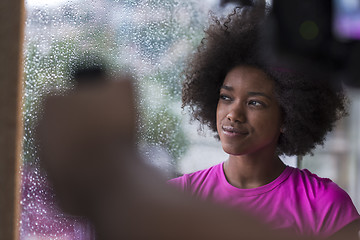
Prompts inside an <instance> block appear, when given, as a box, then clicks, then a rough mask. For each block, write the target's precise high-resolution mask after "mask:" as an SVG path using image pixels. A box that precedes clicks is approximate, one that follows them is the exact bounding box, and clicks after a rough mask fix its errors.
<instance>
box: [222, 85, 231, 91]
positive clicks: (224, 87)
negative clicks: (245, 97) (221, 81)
mask: <svg viewBox="0 0 360 240" xmlns="http://www.w3.org/2000/svg"><path fill="white" fill-rule="evenodd" d="M221 89H225V90H228V91H232V90H234V88H233V87H230V86H227V85H222V86H221Z"/></svg>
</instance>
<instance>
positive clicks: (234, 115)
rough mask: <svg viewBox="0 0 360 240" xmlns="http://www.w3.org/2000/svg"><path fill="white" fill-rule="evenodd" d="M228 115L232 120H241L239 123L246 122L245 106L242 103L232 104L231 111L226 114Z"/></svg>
mask: <svg viewBox="0 0 360 240" xmlns="http://www.w3.org/2000/svg"><path fill="white" fill-rule="evenodd" d="M226 117H227V119H228V120H230V121H231V122H239V123H244V122H246V112H245V110H244V109H243V107H242V106H240V104H236V105H234V106H232V107H231V108H230V109H229V112H228V114H227V115H226Z"/></svg>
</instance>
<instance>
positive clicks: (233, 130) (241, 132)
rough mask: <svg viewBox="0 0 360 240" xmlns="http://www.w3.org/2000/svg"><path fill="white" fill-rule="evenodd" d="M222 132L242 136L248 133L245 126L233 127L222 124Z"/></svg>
mask: <svg viewBox="0 0 360 240" xmlns="http://www.w3.org/2000/svg"><path fill="white" fill-rule="evenodd" d="M222 130H223V133H224V134H225V135H227V136H231V137H233V136H244V135H248V134H249V131H248V130H247V129H245V128H235V127H232V126H223V127H222Z"/></svg>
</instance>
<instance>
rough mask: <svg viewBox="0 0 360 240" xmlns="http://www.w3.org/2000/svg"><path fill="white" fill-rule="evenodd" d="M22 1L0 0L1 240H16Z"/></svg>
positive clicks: (18, 214)
mask: <svg viewBox="0 0 360 240" xmlns="http://www.w3.org/2000/svg"><path fill="white" fill-rule="evenodd" d="M24 13H25V3H24V0H1V1H0V20H1V23H0V52H1V54H0V239H4V240H8V239H9V240H10V239H19V232H20V231H19V228H20V227H19V219H20V182H21V181H20V180H21V179H20V176H21V175H20V166H21V152H22V141H23V124H22V95H23V94H22V93H23V71H24V70H23V42H24V23H25V14H24Z"/></svg>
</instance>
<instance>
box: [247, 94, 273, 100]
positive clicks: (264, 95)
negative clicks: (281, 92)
mask: <svg viewBox="0 0 360 240" xmlns="http://www.w3.org/2000/svg"><path fill="white" fill-rule="evenodd" d="M248 95H249V96H263V97H266V98H268V99H269V100H271V97H270V96H268V95H266V94H265V93H263V92H248Z"/></svg>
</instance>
